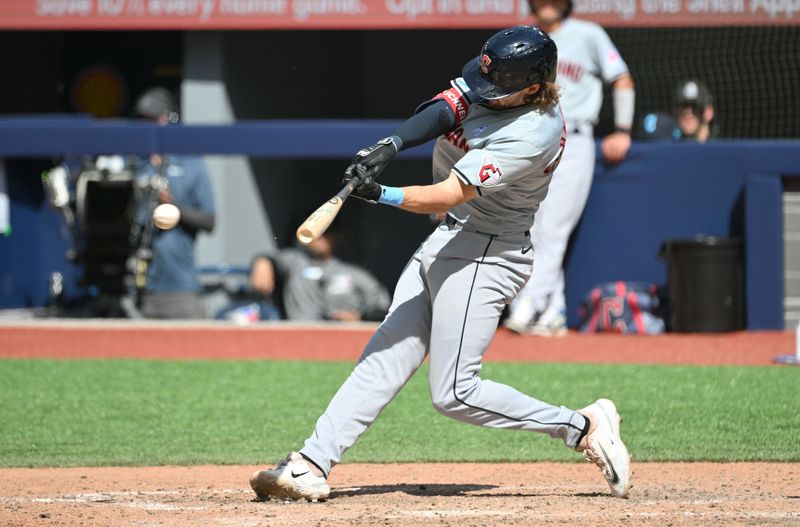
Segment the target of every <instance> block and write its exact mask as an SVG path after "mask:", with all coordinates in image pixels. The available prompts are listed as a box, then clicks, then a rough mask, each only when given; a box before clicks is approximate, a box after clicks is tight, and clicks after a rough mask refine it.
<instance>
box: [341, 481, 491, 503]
mask: <svg viewBox="0 0 800 527" xmlns="http://www.w3.org/2000/svg"><path fill="white" fill-rule="evenodd" d="M495 488H497V485H449V484H447V485H445V484H419V483H417V484H413V485H412V484H405V483H400V484H396V485H364V486H363V487H351V488H342V489H333V490H332V491H331V499H332V498H336V497H338V496H369V495H375V494H392V493H394V492H402V493H404V494H408V495H410V496H465V495H469V496H474V495H475V494H472V493H473V492H477V491H481V490H491V489H495Z"/></svg>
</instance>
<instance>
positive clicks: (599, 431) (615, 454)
mask: <svg viewBox="0 0 800 527" xmlns="http://www.w3.org/2000/svg"><path fill="white" fill-rule="evenodd" d="M578 413H579V414H581V415H583V416H586V417H588V418H589V422H590V426H591V429H590V430H589V433H588V434H586V437H584V438H583V440H582V441H581V444H580V445H578V447H577V448H576V450H578V451H579V452H583V457H585V458H586V460H587V461H591V462H592V463H594V464H595V465H597V466H598V467H600V471H601V472H602V473H603V476H605V478H606V481H608V486H609V487H611V492H612V494H614V496H616V497H618V498H627V497H628V492H629V491H630V489H631V456H630V454H628V449H627V448H625V443H623V442H622V438H621V437H620V436H619V423H620V421H621V419H620V417H619V414H618V413H617V407H616V406H614V403H613V402H611V401H609V400H608V399H598V400H597V401H595V402H594V403H592V404H590V405H589V406H587V407H586V408H583V409H581V410H578Z"/></svg>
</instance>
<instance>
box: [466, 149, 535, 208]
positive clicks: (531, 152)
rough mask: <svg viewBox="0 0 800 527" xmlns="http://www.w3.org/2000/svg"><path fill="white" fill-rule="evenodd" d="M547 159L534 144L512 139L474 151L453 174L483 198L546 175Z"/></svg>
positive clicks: (469, 153) (468, 153)
mask: <svg viewBox="0 0 800 527" xmlns="http://www.w3.org/2000/svg"><path fill="white" fill-rule="evenodd" d="M544 157H545V156H543V155H542V151H541V150H540V149H539V148H538V147H536V146H535V145H533V144H532V143H529V142H526V141H520V140H515V139H508V140H505V141H502V142H497V143H492V144H491V145H489V146H488V147H486V148H482V149H476V150H470V151H469V152H467V154H466V155H465V156H464V157H462V158H461V159H460V160H459V161H458V162H457V163H456V164H455V166H454V167H453V172H455V174H456V175H457V176H458V178H459V179H460V180H461V181H462V182H463V183H464V184H466V185H472V186H474V187H475V188H476V189H477V190H478V194H479V195H481V196H482V195H484V194H490V193H493V192H498V191H500V190H503V189H505V188H507V187H509V186H511V185H513V184H514V183H515V182H516V181H519V180H520V179H522V178H524V177H531V176H532V175H536V174H541V175H545V169H546V168H547V163H548V161H549V160H546V159H544Z"/></svg>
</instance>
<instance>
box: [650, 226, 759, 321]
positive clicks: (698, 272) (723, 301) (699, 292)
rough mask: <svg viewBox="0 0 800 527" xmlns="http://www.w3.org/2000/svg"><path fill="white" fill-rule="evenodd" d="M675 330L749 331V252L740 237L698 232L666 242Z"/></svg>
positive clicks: (662, 254)
mask: <svg viewBox="0 0 800 527" xmlns="http://www.w3.org/2000/svg"><path fill="white" fill-rule="evenodd" d="M661 257H662V258H663V259H664V260H665V261H666V262H667V266H668V269H669V281H668V291H669V305H670V317H669V319H670V326H671V327H670V329H671V330H672V331H678V332H722V331H737V330H741V329H744V327H745V321H744V250H743V244H742V241H741V240H740V239H738V238H722V237H715V236H697V237H695V238H687V239H676V240H667V241H665V242H664V244H663V245H662V247H661Z"/></svg>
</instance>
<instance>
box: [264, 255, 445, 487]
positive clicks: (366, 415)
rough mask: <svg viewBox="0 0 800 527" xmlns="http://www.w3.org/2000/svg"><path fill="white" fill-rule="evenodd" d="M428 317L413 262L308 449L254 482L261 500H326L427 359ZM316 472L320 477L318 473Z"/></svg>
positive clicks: (417, 267)
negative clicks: (347, 457)
mask: <svg viewBox="0 0 800 527" xmlns="http://www.w3.org/2000/svg"><path fill="white" fill-rule="evenodd" d="M430 313H431V308H430V299H429V296H428V291H427V287H426V284H425V281H424V278H423V277H422V275H421V273H420V263H419V261H418V260H417V259H416V257H415V258H413V259H412V260H411V261H410V262H409V263H408V265H407V266H406V268H405V270H404V271H403V273H402V275H401V276H400V279H399V281H398V283H397V286H396V288H395V294H394V299H393V300H392V305H391V307H390V308H389V313H388V315H387V316H386V318H385V319H384V321H383V323H382V324H381V325H380V327H379V328H378V330H377V331H376V332H375V334H374V335H373V337H372V339H370V341H369V343H368V344H367V347H366V348H365V350H364V352H363V354H362V355H361V358H360V359H359V360H358V363H357V364H356V366H355V368H354V369H353V371H352V373H351V374H350V376H349V377H348V378H347V380H346V381H345V382H344V384H342V386H341V387H340V388H339V391H338V392H336V395H334V397H333V399H332V400H331V402H330V403H329V404H328V408H327V409H326V410H325V413H324V414H322V416H321V417H320V418H319V419H318V420H317V424H316V427H315V429H314V433H313V434H312V435H311V437H309V438H308V439H307V440H306V442H305V446H304V447H303V448H302V450H300V452H299V453H293V454H290V455H289V458H287V460H286V462H284V463H282V464H281V465H279V466H278V467H277V468H275V469H272V470H262V471H259V472H257V473H256V474H254V475H253V477H252V478H251V486H252V487H253V490H254V491H255V492H256V494H257V495H258V496H259V497H261V498H267V497H277V498H289V499H307V500H315V499H325V498H327V497H328V493H329V492H330V489H329V487H327V484H326V483H325V479H326V478H327V476H328V474H329V473H330V471H331V469H332V468H333V467H334V466H335V465H336V464H337V463H338V462H339V461H340V459H341V457H342V454H344V452H345V451H346V450H347V449H348V448H350V447H351V446H352V445H353V444H354V443H355V442H356V440H357V439H358V438H359V437H360V436H361V434H363V433H364V432H365V431H366V430H367V428H368V427H369V426H370V425H371V424H372V422H373V421H374V420H375V419H376V418H377V417H378V415H379V414H380V412H381V411H382V410H383V408H384V407H385V406H386V405H387V404H389V402H390V401H391V400H392V399H393V398H394V397H395V395H397V393H398V392H399V391H400V389H401V388H402V387H403V386H404V385H405V383H406V382H407V381H408V379H410V378H411V376H412V375H413V374H414V372H415V371H417V369H418V368H419V367H420V365H421V364H422V362H423V361H424V360H425V355H426V354H427V350H428V341H429V336H430ZM300 456H302V458H301V457H300ZM304 458H305V459H304ZM309 461H311V463H309ZM316 469H319V474H320V475H316V474H314V471H315V470H316ZM307 472H308V473H309V474H306V473H307Z"/></svg>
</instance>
